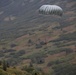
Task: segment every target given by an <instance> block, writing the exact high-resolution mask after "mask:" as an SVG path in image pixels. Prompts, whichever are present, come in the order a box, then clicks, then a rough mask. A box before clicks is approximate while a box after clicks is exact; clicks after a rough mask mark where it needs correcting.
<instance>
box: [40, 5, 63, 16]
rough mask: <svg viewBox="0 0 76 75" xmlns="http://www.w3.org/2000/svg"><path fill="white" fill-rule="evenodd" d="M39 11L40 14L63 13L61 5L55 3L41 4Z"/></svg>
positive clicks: (60, 14) (59, 14)
mask: <svg viewBox="0 0 76 75" xmlns="http://www.w3.org/2000/svg"><path fill="white" fill-rule="evenodd" d="M39 13H40V14H45V15H58V16H62V15H63V10H62V8H61V7H59V6H57V5H42V6H41V7H40V8H39Z"/></svg>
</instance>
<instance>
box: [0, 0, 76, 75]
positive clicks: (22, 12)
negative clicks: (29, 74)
mask: <svg viewBox="0 0 76 75" xmlns="http://www.w3.org/2000/svg"><path fill="white" fill-rule="evenodd" d="M42 4H56V5H59V6H61V7H62V9H63V10H64V11H63V12H64V14H63V16H62V17H58V16H52V15H48V16H46V15H40V14H39V13H38V9H39V7H40V6H41V5H42ZM2 6H3V5H2ZM0 54H1V55H0V59H6V60H7V61H9V63H10V65H12V66H13V65H17V66H21V65H24V64H26V65H28V64H29V63H30V62H31V63H32V64H33V65H34V67H39V68H41V69H42V70H44V71H45V72H48V71H50V72H51V73H52V74H53V73H55V75H58V74H61V72H63V73H65V71H68V68H66V69H65V67H68V66H69V65H70V66H71V65H76V1H75V0H63V1H61V0H12V3H10V4H7V5H6V6H3V7H1V8H0ZM61 68H63V70H62V71H61V70H60V69H61ZM66 73H68V72H66Z"/></svg>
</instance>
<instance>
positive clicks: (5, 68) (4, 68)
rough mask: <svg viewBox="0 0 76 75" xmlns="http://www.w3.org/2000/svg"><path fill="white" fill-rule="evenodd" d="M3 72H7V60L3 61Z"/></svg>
mask: <svg viewBox="0 0 76 75" xmlns="http://www.w3.org/2000/svg"><path fill="white" fill-rule="evenodd" d="M3 70H4V71H6V70H7V64H6V61H5V60H4V61H3Z"/></svg>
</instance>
